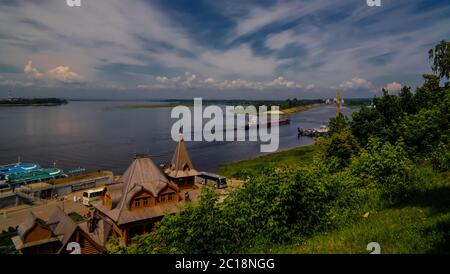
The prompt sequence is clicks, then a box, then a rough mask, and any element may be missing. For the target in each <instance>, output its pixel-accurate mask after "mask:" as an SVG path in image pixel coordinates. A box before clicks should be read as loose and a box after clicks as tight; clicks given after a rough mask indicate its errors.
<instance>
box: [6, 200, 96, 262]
mask: <svg viewBox="0 0 450 274" xmlns="http://www.w3.org/2000/svg"><path fill="white" fill-rule="evenodd" d="M17 234H18V236H15V237H13V238H12V241H13V243H14V245H15V247H16V250H17V251H18V252H19V253H22V254H60V253H70V252H72V250H67V245H68V244H69V243H70V242H76V243H78V244H79V245H80V248H81V254H98V253H102V252H104V248H103V247H102V246H101V245H100V244H98V243H97V242H95V241H94V240H93V239H92V238H91V237H90V236H89V235H88V233H86V231H85V230H83V229H82V228H81V227H80V226H78V225H77V224H76V223H75V222H74V221H73V220H72V219H71V218H70V217H69V216H68V215H67V214H66V213H65V212H64V211H63V210H62V209H61V208H59V207H56V209H55V211H54V212H53V214H52V215H51V216H50V218H49V219H48V220H47V221H44V220H42V219H40V218H38V217H36V216H35V215H34V214H33V213H32V212H30V213H29V214H28V216H27V217H26V219H25V221H24V222H22V223H21V224H20V225H19V227H18V229H17Z"/></svg>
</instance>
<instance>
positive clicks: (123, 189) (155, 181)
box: [96, 155, 178, 223]
mask: <svg viewBox="0 0 450 274" xmlns="http://www.w3.org/2000/svg"><path fill="white" fill-rule="evenodd" d="M166 187H170V188H172V189H174V190H178V188H177V186H176V185H175V184H173V183H171V182H170V181H169V180H168V179H167V177H166V176H165V175H164V173H163V172H162V171H161V170H160V168H159V167H157V166H156V165H155V163H153V161H152V160H151V159H150V158H149V157H148V155H137V156H136V158H135V160H134V161H133V163H131V165H130V166H129V167H128V169H127V170H126V171H125V173H124V174H123V175H122V177H121V178H120V179H119V183H117V184H114V185H111V186H107V187H106V191H108V192H109V193H110V194H111V199H112V202H113V208H112V209H107V208H106V207H105V206H103V205H97V206H96V208H97V209H99V210H100V211H101V212H103V213H104V214H106V215H108V216H109V217H110V218H111V219H112V220H114V221H115V222H117V223H127V222H130V221H132V220H133V221H134V220H136V218H138V219H145V218H151V217H153V215H152V212H147V211H145V210H143V209H142V210H136V211H130V209H129V206H130V202H131V200H132V198H133V197H134V196H135V195H136V194H138V193H139V192H141V191H146V192H148V193H150V194H151V195H153V196H154V197H158V195H159V193H160V192H161V191H162V190H164V189H165V188H166ZM144 211H145V212H147V213H148V214H144V215H145V216H144V215H142V214H141V213H143V212H144ZM134 215H136V216H134ZM138 215H139V217H137V216H138Z"/></svg>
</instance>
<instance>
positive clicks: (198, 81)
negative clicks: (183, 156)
mask: <svg viewBox="0 0 450 274" xmlns="http://www.w3.org/2000/svg"><path fill="white" fill-rule="evenodd" d="M154 79H155V82H154V83H148V84H140V85H138V86H137V87H138V88H141V89H161V88H163V89H170V88H200V89H219V90H238V89H246V90H294V89H301V88H302V87H303V85H301V84H299V83H296V82H295V81H292V80H288V79H286V78H284V77H282V76H279V77H277V78H275V79H273V80H272V81H250V80H245V79H240V78H238V79H226V80H217V79H215V78H213V77H206V78H200V77H198V76H197V74H194V73H191V72H186V73H185V74H184V75H183V76H177V77H173V78H169V77H167V76H157V77H155V78H154ZM313 88H314V85H308V86H307V87H306V89H313Z"/></svg>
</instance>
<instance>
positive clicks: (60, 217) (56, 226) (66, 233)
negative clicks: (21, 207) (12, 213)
mask: <svg viewBox="0 0 450 274" xmlns="http://www.w3.org/2000/svg"><path fill="white" fill-rule="evenodd" d="M36 223H38V224H41V225H43V226H46V227H48V228H49V229H50V230H51V231H52V234H53V235H52V237H50V238H48V239H42V240H39V241H34V242H30V243H25V242H24V236H25V235H26V233H27V232H28V231H29V230H30V229H32V228H33V227H34V225H35V224H36ZM76 229H77V224H76V223H75V222H74V221H73V220H72V219H71V218H70V217H69V216H68V215H67V214H66V213H65V212H64V211H63V210H62V209H61V208H60V207H58V206H57V207H56V209H55V211H54V212H53V214H52V215H51V216H50V218H49V219H48V221H47V222H44V221H43V220H41V219H39V218H37V217H36V216H35V215H34V214H33V213H32V212H31V211H30V212H29V213H28V216H27V217H26V218H25V220H24V222H23V223H21V224H20V225H19V228H18V230H17V232H18V234H19V236H16V237H13V238H12V240H13V243H14V245H15V246H16V249H23V248H26V247H30V246H36V245H41V244H45V243H49V242H60V243H61V249H60V250H59V251H58V253H60V252H61V251H62V249H63V248H64V247H65V246H66V244H67V242H68V241H69V240H70V238H71V237H72V235H73V234H74V233H75V231H76Z"/></svg>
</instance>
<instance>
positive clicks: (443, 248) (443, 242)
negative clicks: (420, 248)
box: [423, 220, 450, 254]
mask: <svg viewBox="0 0 450 274" xmlns="http://www.w3.org/2000/svg"><path fill="white" fill-rule="evenodd" d="M423 233H424V234H429V235H431V234H432V235H433V236H434V237H435V241H434V242H435V244H434V245H433V248H432V249H430V250H429V253H433V254H450V220H446V221H441V222H436V223H435V224H433V225H431V226H429V227H427V228H426V229H424V230H423Z"/></svg>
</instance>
